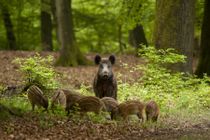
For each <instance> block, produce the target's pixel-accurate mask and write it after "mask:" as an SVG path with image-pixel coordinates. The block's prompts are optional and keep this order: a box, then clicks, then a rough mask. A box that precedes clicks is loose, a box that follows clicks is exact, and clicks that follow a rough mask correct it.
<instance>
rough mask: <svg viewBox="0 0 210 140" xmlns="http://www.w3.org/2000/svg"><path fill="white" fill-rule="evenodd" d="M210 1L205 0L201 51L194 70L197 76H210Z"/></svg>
mask: <svg viewBox="0 0 210 140" xmlns="http://www.w3.org/2000/svg"><path fill="white" fill-rule="evenodd" d="M209 19H210V1H209V0H205V6H204V16H203V23H202V29H201V53H200V56H199V62H198V66H197V70H196V72H195V74H196V75H198V77H203V74H204V73H206V74H207V75H208V76H210V23H209Z"/></svg>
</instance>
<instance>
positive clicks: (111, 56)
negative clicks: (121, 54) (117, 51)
mask: <svg viewBox="0 0 210 140" xmlns="http://www.w3.org/2000/svg"><path fill="white" fill-rule="evenodd" d="M109 61H110V62H111V63H112V65H113V64H114V63H115V56H114V55H110V56H109Z"/></svg>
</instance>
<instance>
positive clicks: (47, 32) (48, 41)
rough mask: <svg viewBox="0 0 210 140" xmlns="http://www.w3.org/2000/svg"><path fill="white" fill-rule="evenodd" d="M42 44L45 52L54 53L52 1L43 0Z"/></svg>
mask: <svg viewBox="0 0 210 140" xmlns="http://www.w3.org/2000/svg"><path fill="white" fill-rule="evenodd" d="M40 17H41V43H42V48H43V50H44V51H52V50H53V44H52V19H51V0H41V16H40Z"/></svg>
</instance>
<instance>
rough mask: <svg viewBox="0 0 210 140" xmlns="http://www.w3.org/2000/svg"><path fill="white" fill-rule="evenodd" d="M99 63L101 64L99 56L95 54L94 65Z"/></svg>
mask: <svg viewBox="0 0 210 140" xmlns="http://www.w3.org/2000/svg"><path fill="white" fill-rule="evenodd" d="M100 62H101V56H100V55H98V54H97V55H96V56H95V64H96V65H98V64H99V63H100Z"/></svg>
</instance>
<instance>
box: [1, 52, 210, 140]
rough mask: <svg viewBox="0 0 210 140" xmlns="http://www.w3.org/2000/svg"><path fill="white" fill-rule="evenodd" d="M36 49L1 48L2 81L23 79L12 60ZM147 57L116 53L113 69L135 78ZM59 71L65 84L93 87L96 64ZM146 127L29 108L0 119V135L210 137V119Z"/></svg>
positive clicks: (10, 83)
mask: <svg viewBox="0 0 210 140" xmlns="http://www.w3.org/2000/svg"><path fill="white" fill-rule="evenodd" d="M34 54H35V52H24V51H0V64H1V67H0V85H2V86H17V85H21V84H22V83H23V76H22V75H21V73H20V72H19V71H17V70H18V66H17V65H15V64H13V63H12V61H13V60H14V58H16V57H21V58H25V57H29V56H33V55H34ZM40 54H41V56H46V55H53V56H54V57H55V58H57V56H58V55H57V54H56V53H49V52H41V53H40ZM94 56H95V54H89V55H87V58H88V59H90V60H92V61H93V59H94ZM104 56H108V55H104ZM142 63H144V61H143V60H142V59H140V58H137V57H135V56H132V55H117V62H116V65H115V66H114V72H115V74H116V76H117V77H119V78H120V79H121V80H122V82H124V83H125V82H129V83H132V82H135V81H137V80H138V79H139V77H140V76H141V75H142V73H141V72H132V71H131V69H130V68H131V67H134V66H136V65H138V64H142ZM55 69H56V71H58V72H59V73H61V74H62V75H64V78H62V79H59V80H60V81H61V82H62V83H63V85H64V88H70V87H71V88H75V89H79V88H80V87H81V85H85V86H86V87H88V88H89V90H92V81H93V77H94V75H95V73H96V72H97V66H94V65H93V66H78V67H56V68H55ZM162 122H164V125H163V126H161V125H157V126H156V125H151V126H150V127H147V126H146V125H142V124H140V123H130V124H128V123H124V122H112V121H106V122H102V123H97V122H92V121H88V120H81V121H75V120H68V118H66V117H59V116H55V115H53V114H50V115H48V114H47V113H40V114H38V113H37V112H33V113H32V112H30V111H28V113H26V114H24V116H22V117H11V118H9V119H6V120H3V121H2V120H0V139H17V140H21V139H28V140H29V139H42V140H51V139H62V140H63V139H74V140H77V139H78V140H83V139H85V140H86V139H98V140H99V139H100V140H102V139H106V140H107V139H129V140H130V139H157V140H162V139H209V138H210V122H209V121H208V120H205V119H204V120H202V121H199V122H197V123H191V122H184V123H181V124H180V122H176V121H174V120H165V118H161V117H160V120H159V124H161V123H162Z"/></svg>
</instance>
